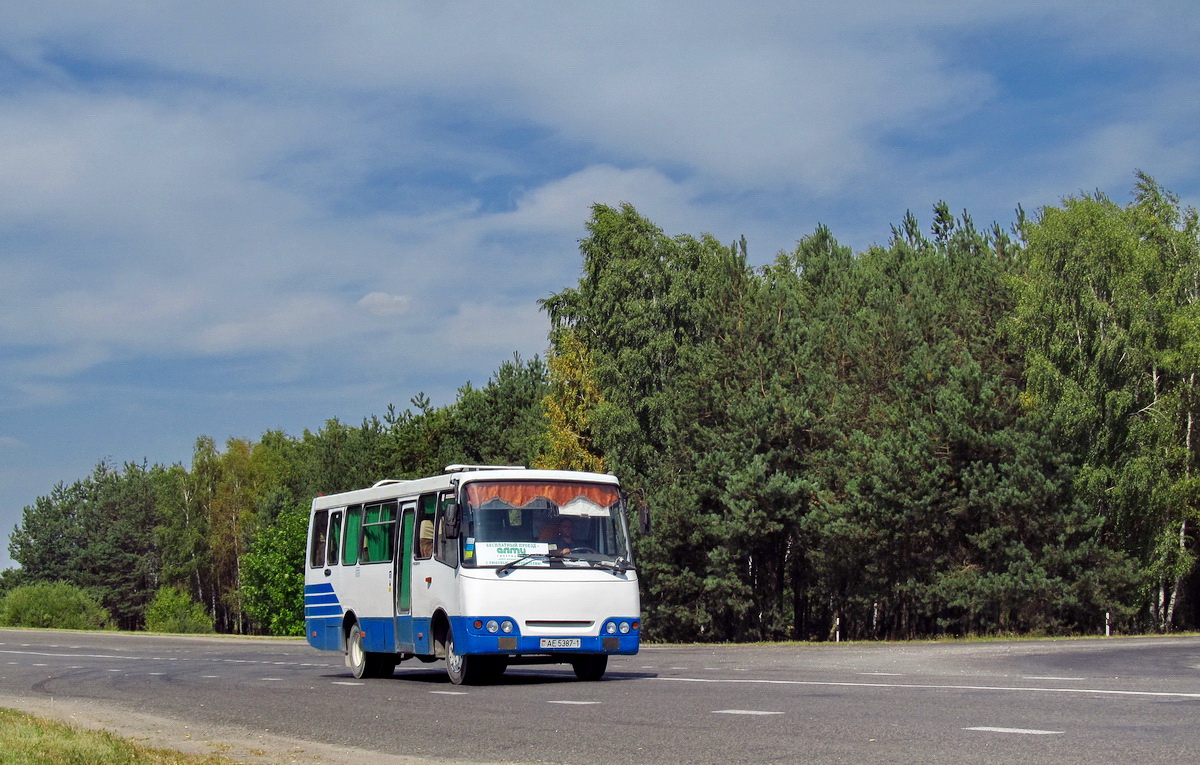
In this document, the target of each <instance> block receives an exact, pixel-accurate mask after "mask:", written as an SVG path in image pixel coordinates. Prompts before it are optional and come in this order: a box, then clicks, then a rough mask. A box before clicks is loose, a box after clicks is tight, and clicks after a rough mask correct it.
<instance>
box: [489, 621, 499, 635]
mask: <svg viewBox="0 0 1200 765" xmlns="http://www.w3.org/2000/svg"><path fill="white" fill-rule="evenodd" d="M499 630H500V624H499V622H497V621H496V620H495V619H488V623H487V631H488V632H498V631H499Z"/></svg>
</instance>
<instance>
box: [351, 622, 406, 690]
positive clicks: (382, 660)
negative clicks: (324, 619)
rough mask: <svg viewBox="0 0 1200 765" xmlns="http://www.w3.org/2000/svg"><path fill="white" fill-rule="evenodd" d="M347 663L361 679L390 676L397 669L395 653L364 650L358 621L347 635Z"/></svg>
mask: <svg viewBox="0 0 1200 765" xmlns="http://www.w3.org/2000/svg"><path fill="white" fill-rule="evenodd" d="M346 663H347V664H349V665H350V671H351V672H352V673H353V674H354V676H355V677H357V678H360V679H361V678H364V677H389V676H390V675H391V674H392V673H393V672H395V671H396V663H397V662H396V657H395V655H394V654H386V653H372V652H370V651H365V650H363V644H362V630H361V629H359V626H358V622H355V623H354V624H353V625H352V626H351V627H350V634H349V635H348V636H346Z"/></svg>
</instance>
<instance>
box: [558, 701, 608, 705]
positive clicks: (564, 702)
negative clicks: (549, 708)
mask: <svg viewBox="0 0 1200 765" xmlns="http://www.w3.org/2000/svg"><path fill="white" fill-rule="evenodd" d="M546 703H547V704H577V705H579V706H585V705H587V704H599V703H600V702H599V701H547V702H546Z"/></svg>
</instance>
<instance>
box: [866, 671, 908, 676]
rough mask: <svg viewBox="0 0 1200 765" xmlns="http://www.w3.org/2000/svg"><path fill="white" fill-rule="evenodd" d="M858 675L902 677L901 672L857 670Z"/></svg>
mask: <svg viewBox="0 0 1200 765" xmlns="http://www.w3.org/2000/svg"><path fill="white" fill-rule="evenodd" d="M858 674H860V675H874V676H876V677H904V673H903V672H859V673H858Z"/></svg>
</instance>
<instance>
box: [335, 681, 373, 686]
mask: <svg viewBox="0 0 1200 765" xmlns="http://www.w3.org/2000/svg"><path fill="white" fill-rule="evenodd" d="M333 685H366V683H351V682H347V681H346V680H334V681H333Z"/></svg>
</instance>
